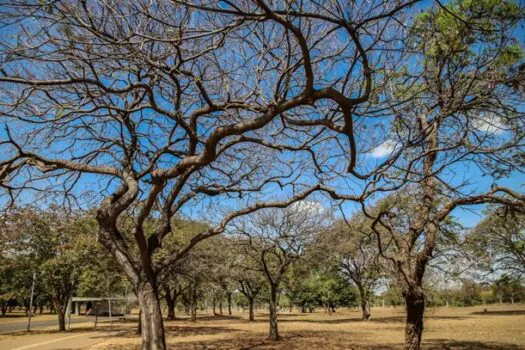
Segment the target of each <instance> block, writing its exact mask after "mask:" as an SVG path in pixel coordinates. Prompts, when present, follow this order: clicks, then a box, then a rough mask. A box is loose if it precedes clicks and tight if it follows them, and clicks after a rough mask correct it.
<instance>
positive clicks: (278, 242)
mask: <svg viewBox="0 0 525 350" xmlns="http://www.w3.org/2000/svg"><path fill="white" fill-rule="evenodd" d="M326 220H327V217H326V214H325V213H324V212H323V209H322V208H321V207H320V206H319V205H318V203H314V202H305V201H302V202H297V203H295V204H294V205H292V206H291V207H288V208H287V209H284V210H279V209H266V210H263V211H259V212H257V213H256V214H254V218H253V220H249V221H248V220H246V221H243V222H241V223H239V224H238V225H236V228H235V231H234V232H235V233H236V234H237V235H238V236H239V239H242V240H243V241H244V254H246V256H247V257H250V258H251V259H253V261H254V262H255V263H256V265H257V266H258V269H259V271H260V272H261V273H262V274H263V276H264V277H265V279H266V282H267V283H268V287H269V298H270V300H269V301H270V305H269V306H270V334H269V339H271V340H279V339H280V335H279V330H278V324H277V307H278V295H279V287H280V285H281V282H282V281H283V279H284V278H285V275H286V273H287V271H288V270H289V268H290V266H291V265H292V264H293V263H295V262H297V261H298V260H299V259H300V258H301V257H302V256H304V255H305V253H306V251H307V249H308V247H309V246H310V245H312V244H313V242H314V240H315V238H316V234H317V233H319V231H320V230H321V229H323V227H324V226H325V225H326V223H327V221H326Z"/></svg>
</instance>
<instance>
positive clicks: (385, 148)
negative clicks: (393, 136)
mask: <svg viewBox="0 0 525 350" xmlns="http://www.w3.org/2000/svg"><path fill="white" fill-rule="evenodd" d="M396 146H397V144H396V142H395V141H393V140H386V141H385V142H383V143H382V144H380V145H379V146H377V147H375V148H373V149H372V150H371V151H370V154H371V155H372V157H374V158H383V157H386V156H389V155H390V154H392V152H394V150H395V149H396V148H397V147H396Z"/></svg>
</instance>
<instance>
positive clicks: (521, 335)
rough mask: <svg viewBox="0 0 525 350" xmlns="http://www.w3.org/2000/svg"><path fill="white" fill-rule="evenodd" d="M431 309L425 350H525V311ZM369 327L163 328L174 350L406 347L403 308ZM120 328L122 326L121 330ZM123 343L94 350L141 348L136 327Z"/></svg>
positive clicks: (183, 322) (202, 323)
mask: <svg viewBox="0 0 525 350" xmlns="http://www.w3.org/2000/svg"><path fill="white" fill-rule="evenodd" d="M483 309H484V308H483V307H473V308H448V309H446V308H439V309H428V310H427V313H426V319H425V333H424V338H423V345H424V348H425V349H450V350H455V349H458V350H459V349H476V350H503V349H506V350H512V349H525V305H517V306H490V305H489V306H487V312H486V313H485V312H483ZM372 311H373V312H372V313H373V318H372V320H371V321H369V322H363V321H361V319H360V313H359V311H357V310H355V311H352V310H342V311H338V312H336V313H335V314H332V315H331V316H329V315H328V314H326V313H324V312H322V311H319V312H315V313H313V314H301V313H286V312H283V313H281V314H280V315H279V326H280V333H281V336H282V337H283V340H282V341H280V342H272V341H268V340H266V336H267V332H268V324H267V320H266V315H265V314H258V315H257V316H258V320H257V322H255V323H250V322H248V321H247V320H246V317H247V315H246V314H242V313H236V314H234V315H233V316H232V317H217V316H215V317H214V316H204V315H203V316H201V318H200V319H199V321H198V322H197V323H196V324H192V323H190V322H188V321H187V319H185V318H184V319H180V320H176V321H168V322H166V323H165V327H166V332H167V343H168V348H171V349H301V350H307V349H308V350H309V349H360V350H361V349H366V350H379V349H400V348H401V345H402V343H403V330H404V313H403V310H402V308H397V309H395V310H394V309H393V308H385V309H383V308H376V309H373V310H372ZM120 327H122V326H120ZM129 327H130V328H129V329H128V330H127V331H123V333H121V336H120V337H119V338H115V339H107V340H106V341H104V342H101V343H99V344H97V345H95V346H94V347H92V349H99V350H109V349H112V350H123V349H134V348H136V346H138V344H139V338H138V337H137V335H136V334H135V332H134V331H135V329H134V327H135V325H134V324H133V325H131V326H129Z"/></svg>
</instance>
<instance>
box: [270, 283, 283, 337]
mask: <svg viewBox="0 0 525 350" xmlns="http://www.w3.org/2000/svg"><path fill="white" fill-rule="evenodd" d="M268 339H270V340H279V339H281V337H280V336H279V329H278V325H277V286H270V336H269V337H268Z"/></svg>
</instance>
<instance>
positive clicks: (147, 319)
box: [137, 282, 166, 350]
mask: <svg viewBox="0 0 525 350" xmlns="http://www.w3.org/2000/svg"><path fill="white" fill-rule="evenodd" d="M137 291H138V293H137V296H138V302H139V306H140V310H141V313H140V321H141V322H140V324H141V327H140V328H141V338H142V350H165V349H166V341H165V339H164V325H163V322H162V313H161V309H160V302H159V295H158V291H157V289H156V288H155V285H154V284H153V283H152V282H141V283H139V286H138V288H137Z"/></svg>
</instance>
